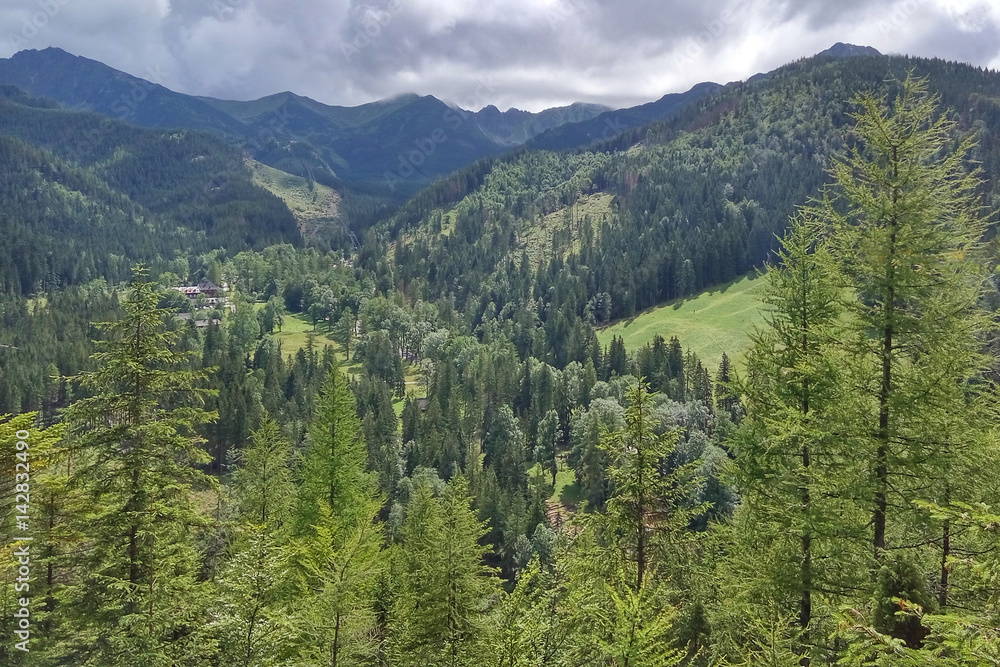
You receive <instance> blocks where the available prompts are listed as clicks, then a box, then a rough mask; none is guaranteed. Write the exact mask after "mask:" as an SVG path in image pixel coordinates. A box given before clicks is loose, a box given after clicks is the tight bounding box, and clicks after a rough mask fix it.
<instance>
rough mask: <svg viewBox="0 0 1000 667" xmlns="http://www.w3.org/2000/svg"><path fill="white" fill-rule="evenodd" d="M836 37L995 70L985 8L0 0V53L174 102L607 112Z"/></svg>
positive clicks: (919, 2) (728, 1)
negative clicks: (300, 100) (72, 69)
mask: <svg viewBox="0 0 1000 667" xmlns="http://www.w3.org/2000/svg"><path fill="white" fill-rule="evenodd" d="M838 41H843V42H850V43H854V44H864V45H870V46H874V47H875V48H877V49H879V50H880V51H882V52H883V53H908V54H912V55H919V56H928V57H929V56H937V57H940V58H946V59H950V60H959V61H963V62H969V63H973V64H976V65H982V66H984V67H991V68H993V69H1000V1H998V0H950V1H949V0H895V1H890V0H367V1H365V0H2V6H0V57H8V56H10V55H12V54H13V53H15V52H16V51H20V50H22V49H42V48H45V47H47V46H58V47H61V48H63V49H65V50H67V51H69V52H71V53H74V54H77V55H82V56H86V57H88V58H93V59H95V60H100V61H102V62H104V63H107V64H108V65H111V66H112V67H115V68H117V69H120V70H124V71H126V72H129V73H130V74H134V75H136V76H140V77H143V78H146V79H153V80H155V81H156V82H157V83H161V84H163V85H165V86H167V87H168V88H171V89H173V90H177V91H179V92H183V93H190V94H197V95H211V96H214V97H222V98H228V99H253V98H256V97H260V96H263V95H268V94H270V93H276V92H280V91H284V90H292V91H294V92H296V93H299V94H302V95H307V96H309V97H312V98H314V99H317V100H319V101H321V102H325V103H328V104H342V105H355V104H362V103H364V102H369V101H372V100H375V99H380V98H385V97H391V96H393V95H397V94H400V93H406V92H416V93H420V94H422V95H424V94H430V95H434V96H436V97H439V98H441V99H443V100H446V101H449V102H452V103H457V104H459V105H461V106H462V107H464V108H467V109H479V108H481V107H483V106H485V105H487V104H495V105H496V106H498V107H500V108H501V109H507V108H508V107H512V106H513V107H517V108H520V109H526V110H531V111H537V110H540V109H543V108H546V107H550V106H556V105H561V104H568V103H570V102H574V101H583V102H597V103H601V104H606V105H609V106H613V107H622V106H631V105H634V104H639V103H643V102H648V101H650V100H653V99H657V98H659V97H660V96H662V95H663V94H665V93H668V92H678V91H682V90H686V89H687V88H689V87H690V86H691V85H693V84H695V83H697V82H699V81H717V82H719V83H725V82H727V81H734V80H738V79H745V78H747V77H748V76H751V75H753V74H755V73H757V72H761V71H767V70H770V69H773V68H775V67H777V66H779V65H782V64H784V63H786V62H788V61H791V60H795V59H797V58H800V57H802V56H808V55H812V54H814V53H817V52H818V51H822V50H823V49H826V48H827V47H829V46H831V45H832V44H833V43H835V42H838Z"/></svg>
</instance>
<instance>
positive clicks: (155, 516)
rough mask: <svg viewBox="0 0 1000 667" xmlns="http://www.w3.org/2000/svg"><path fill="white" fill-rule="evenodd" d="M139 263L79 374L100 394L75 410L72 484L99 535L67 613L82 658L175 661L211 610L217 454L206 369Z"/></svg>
mask: <svg viewBox="0 0 1000 667" xmlns="http://www.w3.org/2000/svg"><path fill="white" fill-rule="evenodd" d="M145 277H146V271H145V269H143V268H141V267H137V268H136V269H134V271H133V278H132V281H131V283H130V284H129V288H128V291H127V293H126V297H125V300H124V303H123V304H122V307H123V310H124V315H123V317H122V318H121V319H120V320H118V321H115V322H109V323H105V324H102V325H100V328H101V329H102V331H103V332H104V334H105V339H104V340H102V341H99V342H98V346H99V348H98V349H99V351H98V352H97V353H95V354H94V361H95V362H96V365H97V369H96V370H94V371H90V372H85V373H82V374H81V375H80V376H79V377H77V378H76V380H77V381H78V382H79V383H80V384H81V385H82V386H83V387H84V388H86V389H87V390H89V391H91V392H93V396H92V397H90V398H83V399H80V400H78V401H76V402H75V403H74V404H72V405H71V406H70V407H69V408H68V409H67V411H66V415H65V417H66V422H67V424H68V430H69V437H70V438H71V445H72V450H73V451H74V458H75V459H76V461H77V463H76V467H75V469H74V471H73V483H74V484H75V485H77V486H78V488H80V489H81V490H82V491H83V492H84V493H85V494H86V496H87V497H88V498H89V501H90V505H89V511H88V512H87V513H86V514H85V515H80V516H77V517H76V519H77V520H78V521H79V522H80V525H81V528H82V529H83V532H85V533H86V535H87V536H88V540H89V543H87V544H85V545H82V546H81V549H80V550H79V551H78V558H79V560H78V561H77V566H78V571H77V572H78V575H77V576H78V578H77V580H76V581H75V582H74V585H73V586H71V587H69V588H68V589H67V590H66V591H65V593H64V599H65V601H66V605H65V607H64V610H65V611H66V615H65V616H64V617H63V618H62V622H65V623H67V624H69V625H71V626H72V627H73V629H74V633H73V634H74V639H75V641H76V643H77V645H76V647H75V648H74V649H73V653H74V654H75V655H76V656H77V657H76V660H77V661H78V664H84V663H85V662H87V661H89V662H90V663H93V664H103V665H170V664H177V663H178V662H179V661H181V660H182V659H183V660H189V659H190V658H191V657H192V656H196V655H198V654H199V652H200V651H201V650H202V649H201V648H200V646H199V642H198V641H197V639H196V634H197V631H198V628H199V625H200V623H201V622H202V621H201V619H202V618H203V616H202V615H203V613H204V608H203V605H204V602H205V601H204V599H203V598H202V595H203V592H202V591H201V589H202V588H203V587H204V585H203V584H201V583H200V582H199V581H198V557H197V552H196V549H195V542H194V537H195V534H194V531H193V530H192V528H196V527H198V526H201V525H205V524H206V523H207V519H206V517H204V516H203V515H202V514H201V513H199V511H198V510H197V508H196V505H195V503H194V499H193V496H192V494H193V492H194V490H195V488H196V487H208V486H210V484H209V480H208V478H206V476H205V475H204V474H203V473H202V472H200V471H199V470H198V467H197V466H199V465H202V464H205V463H207V462H208V460H209V457H208V456H207V455H206V454H205V452H204V450H203V449H202V448H201V443H202V440H201V439H200V438H199V437H198V436H197V434H196V429H197V427H199V426H200V425H202V424H204V423H206V422H208V421H210V420H211V419H213V418H214V416H215V415H214V414H212V413H209V412H206V411H205V410H204V409H202V407H201V405H202V404H203V401H204V398H205V397H206V395H207V394H208V393H209V392H208V390H206V389H203V388H202V387H203V385H204V381H205V377H206V372H205V371H202V370H190V369H188V368H187V366H188V360H189V359H190V356H191V354H190V353H186V352H178V351H175V350H174V347H173V345H174V342H175V341H176V339H177V332H175V331H169V330H165V329H164V318H165V316H166V315H167V313H166V312H165V311H163V310H161V309H159V308H158V307H157V303H158V301H159V299H160V295H159V293H158V291H157V289H156V286H155V285H154V284H153V283H150V282H147V281H146V280H145Z"/></svg>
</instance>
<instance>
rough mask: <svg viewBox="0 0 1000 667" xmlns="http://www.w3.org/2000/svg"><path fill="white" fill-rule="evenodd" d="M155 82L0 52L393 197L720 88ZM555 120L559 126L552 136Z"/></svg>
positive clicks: (57, 84) (634, 120)
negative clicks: (405, 88) (347, 100)
mask: <svg viewBox="0 0 1000 667" xmlns="http://www.w3.org/2000/svg"><path fill="white" fill-rule="evenodd" d="M157 78H158V77H157V73H156V72H153V71H151V72H149V73H148V77H147V78H146V79H143V78H138V77H134V76H131V75H129V74H126V73H124V72H121V71H118V70H115V69H113V68H111V67H108V66H107V65H104V64H102V63H100V62H97V61H94V60H90V59H88V58H84V57H80V56H74V55H72V54H69V53H67V52H66V51H63V50H62V49H58V48H47V49H44V50H41V51H36V50H27V51H21V52H19V53H17V54H15V55H14V56H12V57H11V58H9V59H0V83H2V84H8V85H13V86H17V87H19V88H21V89H23V90H25V91H27V92H29V93H31V94H32V95H36V96H39V97H44V98H48V99H52V100H55V101H57V102H59V103H60V104H62V105H63V106H64V107H67V108H69V109H75V110H86V111H93V112H96V113H100V114H103V115H106V116H111V117H114V118H117V119H119V120H123V121H127V122H130V123H134V124H136V125H141V126H145V127H152V128H187V129H193V130H202V131H207V132H210V133H213V134H216V135H218V136H221V137H224V138H226V139H229V140H231V141H234V142H236V143H238V144H240V145H242V146H243V147H244V148H246V149H247V150H249V151H250V153H251V154H252V155H253V156H254V157H255V158H256V159H258V160H260V161H261V162H264V163H266V164H268V165H271V166H273V167H276V168H279V169H282V170H284V171H287V172H289V173H292V174H297V175H301V176H305V177H308V178H311V179H314V180H315V181H317V182H320V183H324V184H326V185H330V186H338V185H343V184H345V183H351V184H355V185H357V186H359V187H360V188H362V189H366V190H373V191H375V192H378V193H379V194H388V195H390V196H395V197H397V198H398V197H399V196H401V195H406V194H410V193H412V192H414V191H416V190H417V189H419V188H420V187H422V186H424V185H426V184H427V183H429V182H430V181H432V180H433V179H435V178H436V177H438V176H441V175H443V174H446V173H449V172H451V171H454V170H455V169H457V168H459V167H461V166H463V165H465V164H468V163H469V162H472V161H475V160H477V159H480V158H482V157H486V156H490V155H496V154H499V153H501V152H504V151H506V150H509V149H511V148H513V147H516V146H519V145H521V144H524V143H525V142H528V141H533V142H534V143H533V145H535V146H538V147H546V148H567V147H572V146H576V145H580V144H586V143H588V142H590V141H593V140H595V139H602V138H604V139H606V138H608V137H610V136H612V135H614V134H616V133H618V132H621V131H622V130H625V129H628V128H630V127H634V126H636V125H640V124H643V123H647V122H650V121H652V120H656V119H661V118H665V117H666V116H668V115H669V114H670V113H671V112H672V111H674V110H676V109H679V108H681V107H683V106H684V105H685V104H688V103H690V102H692V101H695V100H697V99H700V98H702V97H704V96H705V95H707V94H709V93H711V92H713V91H714V90H716V89H718V88H719V86H718V84H712V83H705V84H699V85H698V86H695V87H694V88H692V89H691V90H690V91H688V92H686V93H679V94H668V95H665V96H664V97H663V98H661V99H660V100H658V101H656V102H651V103H649V104H644V105H641V106H638V107H634V108H631V109H624V110H612V109H609V108H607V107H603V106H600V105H596V104H586V103H577V104H572V105H569V106H566V107H557V108H552V109H546V110H544V111H541V112H538V113H530V112H526V111H520V110H517V109H509V110H507V111H504V112H501V111H500V110H499V109H497V108H496V107H494V106H486V107H485V108H483V109H481V110H479V111H477V112H472V111H467V110H463V109H460V108H457V107H451V106H449V105H448V104H446V103H444V102H442V101H441V100H439V99H437V98H435V97H433V96H430V95H425V96H420V95H416V94H410V95H403V96H399V97H396V98H392V99H387V100H379V101H376V102H371V103H369V104H364V105H361V106H357V107H341V106H331V105H326V104H322V103H320V102H317V101H315V100H312V99H310V98H308V97H302V96H300V95H296V94H294V93H292V92H288V91H286V92H282V93H277V94H274V95H269V96H266V97H263V98H260V99H257V100H251V101H232V100H218V99H214V98H207V97H195V96H191V95H184V94H182V93H177V92H174V91H171V90H169V89H167V88H165V87H163V86H161V85H159V84H158V83H156V80H157ZM484 85H486V84H484ZM566 126H569V127H566ZM558 128H564V130H563V131H559V132H553V130H557V129H558Z"/></svg>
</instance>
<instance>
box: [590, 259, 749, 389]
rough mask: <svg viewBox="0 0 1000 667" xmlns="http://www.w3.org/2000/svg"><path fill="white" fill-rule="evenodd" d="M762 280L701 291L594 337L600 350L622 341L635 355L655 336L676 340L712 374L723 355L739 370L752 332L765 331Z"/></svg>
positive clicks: (626, 321)
mask: <svg viewBox="0 0 1000 667" xmlns="http://www.w3.org/2000/svg"><path fill="white" fill-rule="evenodd" d="M762 288H763V280H762V279H759V278H757V277H756V276H755V275H754V276H750V277H744V278H740V279H739V280H736V281H734V282H731V283H727V284H725V285H721V286H718V287H714V288H712V289H709V290H705V291H704V292H701V293H700V294H697V295H696V296H694V297H692V298H690V299H687V300H684V301H671V302H669V303H666V304H663V305H660V306H656V307H655V308H651V309H649V310H645V311H643V312H641V313H639V314H638V315H636V316H634V317H631V318H629V319H627V320H622V321H620V322H617V323H616V324H613V325H611V326H608V327H605V328H604V329H602V330H601V331H599V332H598V333H597V339H598V340H599V341H600V343H601V345H609V344H610V343H611V338H612V337H613V336H621V337H622V338H623V339H624V341H625V348H626V349H627V350H630V351H632V350H636V349H638V348H640V347H642V346H643V345H645V344H646V343H649V342H651V341H652V340H653V337H654V336H655V335H656V334H660V335H661V336H663V337H664V338H666V339H668V340H669V339H670V337H671V336H677V337H678V338H679V339H680V341H681V345H683V346H684V348H685V349H690V350H692V351H693V352H694V353H695V354H697V355H698V357H699V358H700V359H701V360H702V363H704V364H706V365H707V367H708V368H709V370H710V371H712V372H714V371H715V369H716V368H717V367H718V365H719V362H720V361H722V353H723V352H725V353H726V354H727V355H729V357H730V358H731V359H732V360H733V362H734V363H735V364H736V365H737V367H741V366H742V363H743V353H744V352H745V351H746V349H747V346H748V345H749V343H750V338H749V334H750V332H751V331H752V330H753V328H754V326H755V325H756V326H759V325H763V323H764V318H763V306H764V304H763V302H762V301H761V291H762Z"/></svg>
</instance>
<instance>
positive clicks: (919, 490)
mask: <svg viewBox="0 0 1000 667" xmlns="http://www.w3.org/2000/svg"><path fill="white" fill-rule="evenodd" d="M856 104H857V105H858V107H859V111H858V112H857V113H856V114H855V119H856V121H857V122H856V126H855V128H854V136H853V141H852V145H851V148H850V150H849V152H848V153H847V155H846V156H845V157H844V158H842V159H840V160H837V161H836V162H835V163H834V167H833V176H834V180H835V183H834V187H833V188H832V189H831V191H830V193H829V194H828V196H827V197H826V198H825V199H824V201H822V202H820V203H819V204H818V205H816V206H815V207H813V209H812V213H813V214H814V215H815V216H816V218H817V219H818V220H819V221H821V223H822V224H823V225H824V226H825V230H824V235H825V236H826V237H827V239H828V245H829V251H830V258H831V260H832V267H833V275H834V284H835V285H836V287H837V288H838V290H840V292H839V297H840V299H841V301H842V308H843V309H844V311H845V313H846V317H845V318H844V320H843V332H842V333H841V334H840V335H839V339H840V345H841V346H842V349H843V351H844V353H845V354H844V358H845V359H846V360H847V363H846V365H845V372H846V373H847V374H848V376H849V386H850V387H851V388H852V389H853V393H854V395H855V396H856V400H851V401H848V408H849V409H850V410H851V411H852V414H850V415H849V417H848V423H847V424H846V427H845V433H846V434H847V437H848V438H849V439H850V441H851V443H852V446H854V447H855V448H856V449H857V451H858V452H859V453H862V455H864V456H866V457H867V461H868V471H869V473H868V485H867V490H866V492H865V494H864V496H863V497H861V498H859V501H860V502H861V504H862V506H864V507H866V508H867V510H868V512H869V515H870V525H871V550H872V556H873V564H874V567H875V568H878V567H882V566H884V565H886V564H887V561H889V560H890V558H889V556H890V554H895V555H894V556H893V557H894V558H896V559H898V558H904V559H910V558H920V556H921V553H920V552H922V551H926V550H927V549H928V548H936V549H937V550H939V551H940V550H943V551H944V552H945V555H944V559H945V560H947V558H948V553H947V552H948V551H949V550H950V549H951V548H952V546H953V543H954V540H953V539H952V536H951V535H949V530H948V524H947V522H945V523H944V524H942V523H941V522H939V521H935V520H933V519H932V518H931V517H930V516H929V515H928V514H927V512H925V511H921V510H920V509H919V507H918V506H917V503H919V502H920V501H930V502H934V503H938V504H943V505H947V504H949V503H951V502H954V501H962V500H971V499H973V498H970V497H969V494H975V484H971V483H970V482H971V481H972V480H974V479H976V477H977V474H978V473H979V472H981V470H982V465H981V464H977V463H975V461H976V460H980V461H982V460H987V461H988V460H990V456H988V455H987V456H986V457H983V456H981V455H977V452H981V451H982V450H981V448H982V447H983V446H984V445H986V444H987V442H986V441H985V440H984V438H983V434H984V433H985V431H984V429H983V426H984V422H983V417H984V415H985V412H984V409H983V400H984V398H985V397H984V393H983V386H984V385H983V384H982V383H980V382H979V380H980V379H981V378H982V376H983V374H984V372H985V371H986V368H987V359H986V357H985V355H984V354H983V353H982V350H983V345H984V337H985V333H986V332H987V330H988V329H989V328H990V326H991V325H990V323H989V320H988V317H987V314H986V313H985V311H984V310H983V309H982V307H981V305H980V301H981V297H982V295H983V293H984V287H985V281H986V278H987V275H988V266H987V262H986V261H985V254H984V252H983V246H982V240H983V235H984V232H985V231H986V220H985V218H984V217H983V216H982V215H981V210H980V201H979V198H978V196H977V187H978V185H979V183H980V179H979V176H978V172H977V171H976V170H974V169H973V170H970V169H969V164H968V163H969V159H970V155H971V153H972V151H973V149H974V142H973V139H972V138H971V137H966V138H964V139H962V138H956V133H957V128H956V123H955V121H953V120H951V119H949V118H948V117H947V116H946V115H943V114H940V113H939V111H938V103H937V99H936V98H935V97H934V96H932V95H930V94H929V93H928V91H927V83H926V81H924V80H920V79H915V78H913V77H912V76H911V77H909V78H907V79H906V80H905V81H903V82H902V83H901V84H900V86H899V90H898V93H897V94H896V96H895V97H894V99H893V100H892V101H891V102H890V101H888V100H887V99H886V98H885V97H879V96H876V95H873V94H863V95H860V96H859V97H858V98H857V99H856ZM925 555H926V554H925ZM946 574H947V568H944V569H943V575H942V578H943V580H942V581H940V582H939V583H938V586H940V587H941V588H942V591H943V592H944V595H943V596H942V600H944V601H945V602H946V600H947V580H946Z"/></svg>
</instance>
